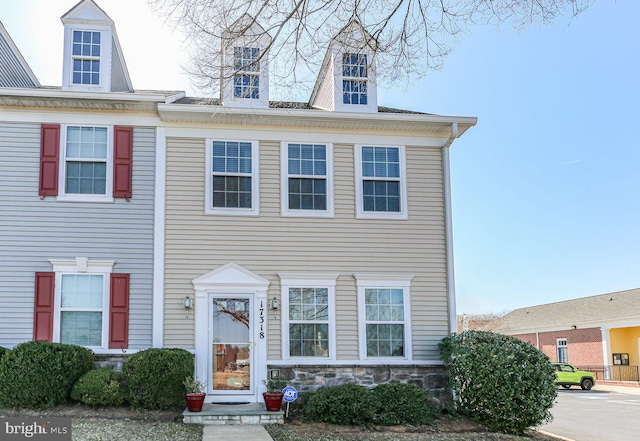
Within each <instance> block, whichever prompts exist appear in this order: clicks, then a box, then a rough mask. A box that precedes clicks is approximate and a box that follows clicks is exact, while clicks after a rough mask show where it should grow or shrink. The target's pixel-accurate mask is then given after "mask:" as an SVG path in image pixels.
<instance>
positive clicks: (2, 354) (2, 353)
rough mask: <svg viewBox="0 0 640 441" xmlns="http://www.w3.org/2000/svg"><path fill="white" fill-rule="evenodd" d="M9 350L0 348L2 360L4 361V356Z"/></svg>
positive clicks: (0, 358)
mask: <svg viewBox="0 0 640 441" xmlns="http://www.w3.org/2000/svg"><path fill="white" fill-rule="evenodd" d="M8 350H9V349H7V348H3V347H2V346H0V360H2V357H3V356H4V354H6V353H7V351H8Z"/></svg>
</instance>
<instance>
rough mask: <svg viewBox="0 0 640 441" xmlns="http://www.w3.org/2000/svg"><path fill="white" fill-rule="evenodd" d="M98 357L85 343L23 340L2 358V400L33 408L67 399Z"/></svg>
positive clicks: (0, 382) (7, 404)
mask: <svg viewBox="0 0 640 441" xmlns="http://www.w3.org/2000/svg"><path fill="white" fill-rule="evenodd" d="M94 361H95V355H94V354H93V352H92V351H91V350H89V349H86V348H83V347H81V346H75V345H67V344H62V343H47V342H35V341H32V342H27V343H21V344H19V345H18V346H16V347H15V348H14V349H13V350H10V351H7V352H6V353H5V355H4V357H2V360H1V361H0V403H2V404H3V405H4V406H12V407H31V408H39V407H49V406H55V405H58V404H63V403H66V402H68V401H69V396H70V394H71V389H72V387H73V385H74V383H75V382H76V381H77V380H78V379H79V378H80V377H81V376H82V375H83V374H84V373H86V372H88V371H89V370H91V369H92V368H93V363H94Z"/></svg>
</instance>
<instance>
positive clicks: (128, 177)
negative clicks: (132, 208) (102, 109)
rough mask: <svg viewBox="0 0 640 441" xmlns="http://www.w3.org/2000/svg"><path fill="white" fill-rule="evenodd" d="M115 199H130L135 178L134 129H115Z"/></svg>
mask: <svg viewBox="0 0 640 441" xmlns="http://www.w3.org/2000/svg"><path fill="white" fill-rule="evenodd" d="M113 138H114V141H113V197H114V198H127V199H129V198H130V197H131V194H132V178H133V127H123V126H115V127H114V129H113Z"/></svg>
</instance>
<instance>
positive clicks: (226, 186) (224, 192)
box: [207, 140, 258, 214]
mask: <svg viewBox="0 0 640 441" xmlns="http://www.w3.org/2000/svg"><path fill="white" fill-rule="evenodd" d="M210 146H211V147H210V149H209V152H210V153H209V155H208V157H209V161H208V162H209V164H211V165H210V178H209V179H208V186H209V187H210V188H209V191H207V194H208V195H209V196H208V203H207V212H208V213H220V214H258V182H257V181H258V177H257V176H258V171H257V155H258V148H257V143H256V142H250V141H218V140H213V141H210Z"/></svg>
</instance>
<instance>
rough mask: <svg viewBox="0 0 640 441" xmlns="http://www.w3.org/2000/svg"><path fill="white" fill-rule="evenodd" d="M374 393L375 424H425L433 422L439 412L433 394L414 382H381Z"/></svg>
mask: <svg viewBox="0 0 640 441" xmlns="http://www.w3.org/2000/svg"><path fill="white" fill-rule="evenodd" d="M372 393H373V400H374V403H375V406H376V408H375V410H374V422H375V424H380V425H383V426H396V425H412V426H423V425H425V424H433V423H434V420H435V418H436V415H437V414H438V408H437V407H436V405H435V404H434V403H433V401H432V400H431V399H432V397H433V395H432V394H431V393H429V392H427V391H426V390H424V389H422V388H420V387H418V386H414V385H412V384H399V383H390V384H379V385H378V386H376V387H375V388H374V389H373V391H372Z"/></svg>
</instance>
